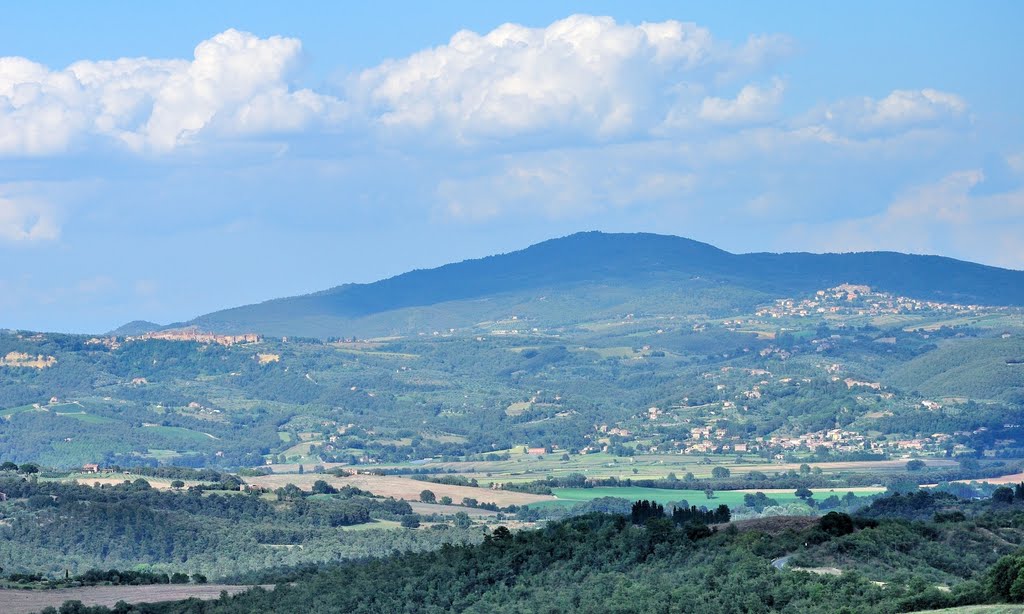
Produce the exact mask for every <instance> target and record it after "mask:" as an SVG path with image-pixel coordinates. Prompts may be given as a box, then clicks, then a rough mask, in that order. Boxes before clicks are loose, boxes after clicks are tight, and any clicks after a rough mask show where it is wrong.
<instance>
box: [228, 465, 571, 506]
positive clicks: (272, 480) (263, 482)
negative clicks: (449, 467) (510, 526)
mask: <svg viewBox="0 0 1024 614" xmlns="http://www.w3.org/2000/svg"><path fill="white" fill-rule="evenodd" d="M245 480H246V482H248V483H250V484H253V485H255V486H260V487H262V488H269V489H275V488H280V487H282V486H285V485H287V484H295V485H296V486H298V487H299V488H301V489H303V490H311V489H312V488H313V482H315V481H317V480H324V481H325V482H327V483H328V484H330V485H331V486H334V487H335V488H340V487H342V486H355V487H356V488H361V489H363V490H368V491H370V492H372V493H373V494H375V495H380V496H382V497H394V498H396V499H406V500H409V501H418V500H419V498H420V493H421V492H422V491H424V490H430V491H433V493H434V495H436V496H437V498H438V499H440V498H441V497H444V496H448V497H451V498H452V501H455V502H461V501H462V499H463V498H466V497H469V498H472V499H476V500H477V501H479V502H480V503H495V504H497V505H500V506H502V507H504V506H508V505H529V504H531V503H538V502H540V501H553V500H554V499H555V498H554V497H552V496H550V495H531V494H528V493H519V492H511V491H507V490H491V489H490V488H473V487H472V486H450V485H448V484H433V483H431V482H420V481H418V480H413V479H410V478H403V477H399V476H391V475H387V476H380V475H353V476H347V477H343V478H339V477H335V476H333V475H328V474H315V473H312V474H311V473H304V474H302V475H299V474H284V475H277V474H275V475H265V476H259V477H248V478H245ZM460 509H464V508H460Z"/></svg>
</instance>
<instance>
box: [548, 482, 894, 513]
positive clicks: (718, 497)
mask: <svg viewBox="0 0 1024 614" xmlns="http://www.w3.org/2000/svg"><path fill="white" fill-rule="evenodd" d="M884 490H885V489H884V488H830V489H817V490H812V492H813V493H814V497H815V499H817V500H819V501H820V500H822V499H824V498H826V497H830V496H832V495H836V496H838V497H842V496H843V495H845V494H846V493H847V492H851V491H852V492H853V493H854V494H855V495H856V496H858V497H864V496H870V495H874V494H878V493H880V492H884ZM552 492H553V493H554V495H555V496H556V497H558V500H556V501H544V502H541V503H534V504H532V505H531V506H530V507H536V508H546V507H572V506H574V505H576V504H577V503H583V502H585V501H591V500H593V499H599V498H601V497H617V498H620V499H628V500H631V501H636V500H639V499H648V500H651V501H657V502H658V503H661V504H663V505H664V504H666V503H674V502H677V501H680V500H686V502H687V503H689V504H690V505H705V506H709V507H713V506H718V505H722V504H723V503H724V504H726V505H728V506H729V507H738V506H741V505H743V495H745V494H748V493H754V492H757V491H756V490H721V491H717V492H715V493H714V494H713V495H712V498H711V499H708V498H707V496H706V495H705V494H704V491H701V490H671V489H667V488H640V487H637V486H631V487H622V488H616V487H612V486H609V487H601V488H553V489H552ZM761 492H764V493H765V494H766V495H768V496H769V497H770V498H772V499H775V500H776V501H778V502H779V504H781V505H785V504H787V503H793V502H796V501H798V499H797V497H796V495H795V494H794V491H789V490H787V491H783V492H773V491H761Z"/></svg>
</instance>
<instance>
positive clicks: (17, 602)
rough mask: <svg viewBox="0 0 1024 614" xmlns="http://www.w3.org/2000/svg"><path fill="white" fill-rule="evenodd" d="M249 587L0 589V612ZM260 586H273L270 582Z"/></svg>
mask: <svg viewBox="0 0 1024 614" xmlns="http://www.w3.org/2000/svg"><path fill="white" fill-rule="evenodd" d="M250 588H252V587H251V586H239V585H236V584H156V585H150V586H83V587H80V588H60V589H55V590H18V589H0V612H3V613H4V614H31V613H32V612H38V611H40V610H42V609H43V608H47V607H54V608H59V607H60V606H61V604H62V603H64V602H65V601H69V600H77V601H81V602H82V603H83V604H85V605H88V606H94V605H104V606H107V607H112V606H113V605H114V604H116V603H117V602H118V601H124V602H127V603H157V602H160V601H179V600H182V599H188V598H190V597H196V598H198V599H216V598H217V597H220V593H221V591H227V592H228V594H230V595H234V594H235V593H241V592H242V591H246V590H248V589H250ZM263 588H266V589H272V588H273V586H272V585H268V586H264V587H263Z"/></svg>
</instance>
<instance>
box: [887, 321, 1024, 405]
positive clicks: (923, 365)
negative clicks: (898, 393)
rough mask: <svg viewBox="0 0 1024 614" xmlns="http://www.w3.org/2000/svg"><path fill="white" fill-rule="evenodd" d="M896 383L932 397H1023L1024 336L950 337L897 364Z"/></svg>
mask: <svg viewBox="0 0 1024 614" xmlns="http://www.w3.org/2000/svg"><path fill="white" fill-rule="evenodd" d="M892 382H893V384H894V385H897V386H900V387H903V388H907V389H909V390H914V391H917V392H919V393H921V394H924V395H930V396H936V397H938V396H953V397H973V398H979V399H999V400H1008V399H1015V400H1018V401H1022V400H1024V338H1020V337H1010V338H1007V339H1003V338H1000V337H995V338H984V339H963V340H948V341H945V342H943V343H942V345H941V346H940V347H939V348H938V349H936V350H935V351H932V352H928V353H927V354H924V355H921V356H918V357H917V358H914V359H913V360H910V361H908V362H907V363H905V364H903V365H901V366H899V367H897V368H896V369H895V370H894V371H893V374H892Z"/></svg>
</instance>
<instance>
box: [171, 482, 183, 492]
mask: <svg viewBox="0 0 1024 614" xmlns="http://www.w3.org/2000/svg"><path fill="white" fill-rule="evenodd" d="M171 488H173V489H174V490H178V489H179V488H185V482H183V481H181V480H174V481H173V482H171Z"/></svg>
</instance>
